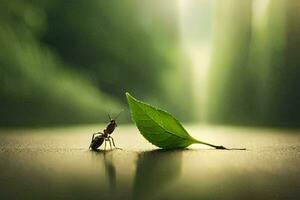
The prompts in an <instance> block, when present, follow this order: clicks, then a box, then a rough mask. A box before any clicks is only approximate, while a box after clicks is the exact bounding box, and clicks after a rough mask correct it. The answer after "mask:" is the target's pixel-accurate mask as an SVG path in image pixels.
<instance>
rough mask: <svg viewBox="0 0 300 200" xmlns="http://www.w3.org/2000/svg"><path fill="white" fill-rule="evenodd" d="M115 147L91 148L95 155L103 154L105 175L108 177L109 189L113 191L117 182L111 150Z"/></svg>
mask: <svg viewBox="0 0 300 200" xmlns="http://www.w3.org/2000/svg"><path fill="white" fill-rule="evenodd" d="M114 150H117V149H110V150H102V149H95V150H92V152H94V153H95V154H97V155H99V156H100V155H102V156H103V163H104V169H105V176H106V178H107V179H108V183H109V189H110V191H114V190H115V189H116V183H117V176H116V167H115V165H114V162H113V161H112V154H111V153H112V152H113V151H114Z"/></svg>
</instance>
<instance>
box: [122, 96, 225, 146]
mask: <svg viewBox="0 0 300 200" xmlns="http://www.w3.org/2000/svg"><path fill="white" fill-rule="evenodd" d="M126 96H127V100H128V104H129V107H130V110H131V116H132V119H133V121H135V123H136V126H137V127H138V129H139V131H140V133H141V134H142V135H143V136H144V137H145V138H146V139H147V140H148V141H149V142H151V143H152V144H154V145H156V146H158V147H161V148H164V149H174V148H185V147H187V146H189V145H191V144H193V143H200V144H206V145H209V146H212V147H215V148H218V149H224V147H223V146H215V145H212V144H208V143H205V142H202V141H199V140H196V139H195V138H193V137H192V136H190V135H189V134H188V132H187V131H186V130H185V129H184V128H183V126H182V125H181V124H180V123H179V122H178V121H177V120H176V119H175V118H174V117H173V116H172V115H171V114H169V113H167V112H165V111H162V110H160V109H157V108H155V107H153V106H151V105H149V104H146V103H143V102H141V101H138V100H137V99H135V98H133V97H132V96H131V95H130V94H129V93H126Z"/></svg>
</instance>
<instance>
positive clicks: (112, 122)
mask: <svg viewBox="0 0 300 200" xmlns="http://www.w3.org/2000/svg"><path fill="white" fill-rule="evenodd" d="M121 112H122V111H121ZM121 112H120V113H119V114H118V115H117V117H116V118H115V119H112V118H111V117H110V115H109V114H108V118H109V124H108V125H107V126H106V129H104V130H103V133H101V132H97V133H94V134H93V137H92V141H91V144H90V147H89V149H92V150H94V151H96V150H97V148H99V147H100V146H101V145H102V144H103V142H104V150H105V149H106V142H107V141H108V142H109V145H110V149H112V147H111V141H112V143H113V146H114V147H115V148H117V147H116V145H115V141H114V139H113V138H112V137H111V136H110V135H111V134H112V133H113V132H114V130H115V128H116V127H117V126H118V125H117V123H116V119H117V118H118V117H119V115H120V114H121ZM95 135H98V136H96V137H95ZM110 140H111V141H110ZM117 149H120V148H117Z"/></svg>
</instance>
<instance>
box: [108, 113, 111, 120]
mask: <svg viewBox="0 0 300 200" xmlns="http://www.w3.org/2000/svg"><path fill="white" fill-rule="evenodd" d="M107 115H108V119H109V121H111V117H110V115H109V113H108V114H107Z"/></svg>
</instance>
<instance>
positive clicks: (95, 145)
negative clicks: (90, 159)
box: [90, 136, 104, 150]
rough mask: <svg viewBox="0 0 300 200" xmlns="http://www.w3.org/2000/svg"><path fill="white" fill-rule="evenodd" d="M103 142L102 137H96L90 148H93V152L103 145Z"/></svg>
mask: <svg viewBox="0 0 300 200" xmlns="http://www.w3.org/2000/svg"><path fill="white" fill-rule="evenodd" d="M103 141H104V137H101V136H97V137H95V138H94V139H93V141H92V142H91V145H90V148H92V149H93V150H97V149H98V148H99V147H100V146H101V145H102V143H103Z"/></svg>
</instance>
